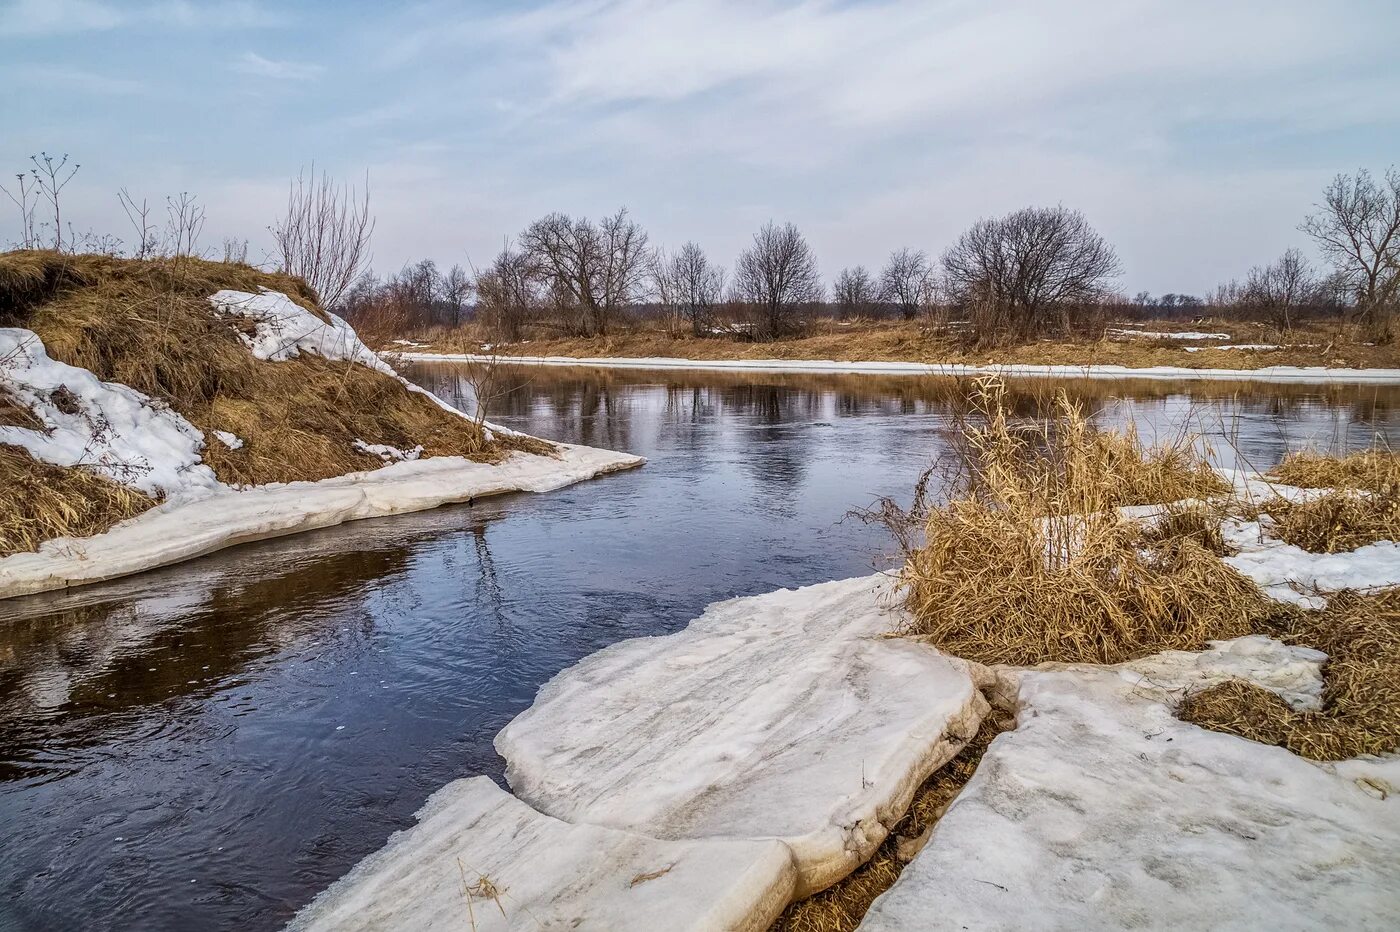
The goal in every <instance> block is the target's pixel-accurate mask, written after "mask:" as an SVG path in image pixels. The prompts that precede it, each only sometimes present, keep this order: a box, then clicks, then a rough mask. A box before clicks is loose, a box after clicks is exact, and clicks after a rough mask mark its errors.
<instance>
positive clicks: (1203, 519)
mask: <svg viewBox="0 0 1400 932" xmlns="http://www.w3.org/2000/svg"><path fill="white" fill-rule="evenodd" d="M1224 520H1225V513H1224V510H1223V509H1221V508H1216V507H1212V506H1210V505H1207V504H1204V503H1196V502H1193V503H1190V504H1185V505H1183V504H1173V505H1171V506H1169V507H1168V508H1167V509H1166V510H1165V511H1163V512H1162V514H1161V515H1159V516H1158V517H1157V519H1156V521H1155V522H1154V523H1152V524H1151V525H1149V526H1148V527H1146V528H1145V529H1144V531H1143V537H1144V539H1145V540H1146V541H1147V542H1148V543H1149V544H1155V545H1166V544H1167V543H1168V542H1169V541H1172V540H1190V541H1194V542H1195V543H1197V544H1198V545H1200V546H1201V547H1202V548H1204V549H1205V550H1208V551H1210V552H1211V553H1213V554H1215V555H1216V556H1218V557H1223V556H1226V555H1228V554H1229V553H1231V549H1230V548H1229V547H1228V546H1226V544H1225V537H1224V534H1223V533H1222V532H1221V529H1220V527H1221V524H1222V523H1223V522H1224Z"/></svg>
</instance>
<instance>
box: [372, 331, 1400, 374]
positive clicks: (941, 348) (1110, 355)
mask: <svg viewBox="0 0 1400 932" xmlns="http://www.w3.org/2000/svg"><path fill="white" fill-rule="evenodd" d="M1112 326H1113V328H1114V329H1117V328H1128V327H1140V328H1141V329H1142V330H1144V331H1147V332H1149V333H1157V332H1161V333H1166V332H1182V331H1191V330H1196V331H1201V330H1204V331H1209V332H1218V333H1226V334H1228V335H1229V336H1228V337H1227V338H1221V339H1213V340H1203V341H1185V340H1178V339H1171V338H1161V337H1151V336H1147V337H1138V336H1129V335H1123V334H1116V333H1111V334H1109V335H1108V336H1106V337H1104V338H1102V339H1086V340H1081V341H1067V340H1062V339H1043V340H1037V341H1034V342H1031V343H1025V344H1018V345H1009V346H1005V347H998V348H995V349H980V350H970V349H967V348H965V347H964V346H963V344H962V342H961V341H960V340H959V339H958V337H957V335H956V334H955V333H949V332H942V331H939V330H937V329H934V328H930V327H928V326H925V325H922V324H920V323H917V322H915V323H905V322H894V321H858V322H852V323H846V324H843V323H840V322H837V321H821V322H818V323H815V324H813V325H812V326H811V328H810V329H809V331H808V333H807V334H806V335H803V336H799V337H793V338H790V339H784V340H778V341H773V342H752V341H745V340H736V339H733V338H729V337H723V336H716V337H709V338H698V337H694V336H692V335H690V334H688V333H682V334H679V335H671V334H668V333H666V332H665V331H662V330H652V329H644V328H640V327H638V328H635V329H626V330H621V331H619V332H617V333H616V334H613V335H610V336H607V337H588V338H576V337H557V336H550V335H548V334H544V333H541V334H539V335H536V336H534V337H532V338H531V339H528V340H525V341H522V342H515V343H497V342H492V341H490V340H489V339H486V338H483V337H482V336H481V335H480V334H477V333H476V332H474V331H473V330H472V329H470V328H462V329H459V330H450V331H442V332H435V333H429V334H427V335H424V336H422V337H419V338H416V342H419V343H422V344H423V345H422V346H416V347H413V349H415V350H419V351H423V352H442V353H480V352H483V351H486V352H491V353H497V354H500V355H509V356H569V357H577V358H593V357H609V356H611V357H624V358H641V357H657V356H659V357H670V358H676V359H830V360H837V361H842V362H920V363H962V364H968V365H974V364H976V365H984V364H989V363H991V364H1009V365H1015V364H1026V365H1117V366H1128V367H1132V368H1145V367H1149V366H1181V367H1184V368H1190V369H1217V368H1218V369H1259V368H1263V367H1266V366H1327V367H1331V368H1363V369H1364V368H1391V367H1395V366H1400V354H1398V353H1397V351H1396V348H1395V347H1394V346H1369V345H1366V344H1365V342H1364V341H1361V340H1360V339H1358V338H1357V337H1356V336H1354V335H1353V334H1352V333H1351V332H1350V331H1349V330H1348V329H1347V328H1345V327H1342V326H1339V325H1337V324H1333V323H1311V324H1307V325H1304V326H1302V327H1299V328H1297V329H1295V330H1293V331H1290V332H1289V333H1287V334H1280V333H1277V332H1270V331H1265V330H1263V329H1261V328H1260V327H1258V326H1255V325H1247V324H1238V323H1230V324H1209V325H1198V326H1187V325H1183V324H1165V323H1163V324H1158V323H1149V324H1137V325H1129V324H1115V325H1112ZM1259 344H1270V345H1273V344H1277V346H1278V348H1275V349H1218V348H1216V347H1219V346H1229V345H1235V346H1240V345H1259ZM487 347H489V349H487ZM384 348H388V349H395V348H397V349H402V348H403V347H402V346H401V345H395V344H392V343H390V344H389V345H388V346H386V347H384Z"/></svg>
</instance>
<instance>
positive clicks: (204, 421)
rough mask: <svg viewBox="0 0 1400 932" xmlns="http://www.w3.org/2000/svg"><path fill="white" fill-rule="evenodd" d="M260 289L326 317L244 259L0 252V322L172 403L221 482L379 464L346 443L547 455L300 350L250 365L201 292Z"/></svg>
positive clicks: (289, 282)
mask: <svg viewBox="0 0 1400 932" xmlns="http://www.w3.org/2000/svg"><path fill="white" fill-rule="evenodd" d="M260 287H264V288H269V289H272V290H275V291H281V292H283V293H285V294H287V295H288V296H289V297H291V298H292V299H293V300H295V301H297V302H298V303H299V304H301V305H302V306H303V307H305V308H307V309H308V310H310V311H312V312H313V313H315V314H317V315H318V316H321V317H322V319H326V317H325V313H324V311H322V310H321V309H320V308H319V307H318V306H317V304H316V296H315V294H314V292H312V291H311V289H309V288H308V287H307V286H306V285H305V284H304V283H302V282H301V281H300V280H299V279H295V278H291V277H288V276H284V275H277V274H271V273H267V272H262V271H260V270H258V269H254V268H251V267H249V266H246V265H238V264H231V263H223V262H206V261H203V260H199V259H188V258H180V259H160V260H150V261H138V260H130V259H115V258H110V257H106V256H68V255H60V254H57V253H52V252H43V251H28V252H13V253H7V254H4V255H0V326H21V327H27V328H29V329H31V330H34V331H35V332H36V333H38V334H39V336H40V338H41V339H43V341H44V345H45V347H46V349H47V350H48V352H49V354H50V355H51V356H53V357H54V358H55V359H58V360H61V361H63V362H66V363H68V364H70V365H75V366H81V367H83V368H86V369H90V370H91V371H92V372H94V373H95V374H96V375H97V376H98V378H101V379H104V380H107V381H114V382H121V383H123V384H126V385H129V386H131V387H132V388H134V389H136V390H137V391H140V392H143V393H145V394H147V395H150V396H151V397H153V398H155V399H158V400H160V401H163V402H165V403H167V404H169V405H170V406H171V407H172V408H173V409H174V410H176V411H178V412H179V413H180V414H182V415H184V416H185V417H186V418H188V419H189V420H190V421H191V422H192V423H193V424H194V425H195V426H196V427H198V428H199V429H200V430H202V431H204V433H205V435H206V437H208V438H209V441H208V444H207V446H206V460H207V462H208V463H209V464H210V465H211V467H212V468H213V469H214V471H215V473H216V474H217V475H218V476H219V478H220V479H221V480H223V481H225V482H230V483H239V484H261V483H268V482H288V481H294V480H302V479H309V480H314V479H325V478H328V477H331V476H337V475H342V474H345V473H348V472H356V471H360V470H366V469H374V468H377V467H379V466H382V465H383V463H382V462H381V461H380V460H379V458H378V457H375V456H372V455H370V454H366V453H362V452H359V451H357V450H355V449H354V447H353V446H352V443H353V441H355V440H357V439H358V440H363V441H365V442H366V443H370V444H389V445H391V446H396V447H400V448H403V449H409V448H412V447H414V446H416V445H419V444H421V445H422V446H423V448H424V455H427V456H447V455H452V456H464V457H467V458H468V459H472V460H477V461H481V462H494V461H497V460H499V459H500V458H502V457H503V456H505V455H506V454H507V453H509V452H510V451H512V450H515V449H528V450H529V451H531V452H544V451H547V450H549V449H552V448H550V447H548V445H544V444H540V443H537V442H532V441H528V440H521V439H518V438H513V437H508V438H501V439H497V440H494V441H488V440H487V439H486V437H485V435H484V433H483V431H482V430H481V429H480V428H479V427H478V426H477V425H476V424H475V423H473V422H472V421H470V420H468V419H465V418H461V417H458V416H456V415H454V414H452V413H451V412H448V411H445V410H443V409H442V408H441V407H439V406H438V405H436V404H435V403H433V401H432V400H431V399H429V398H427V397H426V396H424V395H421V394H419V393H416V392H410V391H408V390H406V389H405V388H404V386H403V385H402V384H400V383H399V382H398V381H397V380H395V379H394V378H392V377H390V376H388V375H385V374H383V373H379V372H374V371H372V370H370V369H367V368H365V367H363V366H360V365H357V364H352V363H347V362H332V361H329V360H326V359H323V358H321V357H319V356H315V355H311V354H303V355H301V356H298V357H295V358H293V359H289V360H287V361H284V362H263V361H259V360H257V359H256V358H254V357H253V355H252V353H251V352H250V351H249V350H248V348H247V346H246V345H244V344H243V343H242V341H241V340H240V339H239V337H238V322H237V321H236V320H233V321H231V320H228V319H226V318H222V317H220V316H218V315H216V314H215V313H214V312H213V309H212V307H211V305H210V304H209V296H210V295H212V294H213V293H214V292H216V291H218V290H220V289H224V288H231V289H237V290H241V291H252V292H256V291H257V290H258V289H259V288H260ZM214 430H224V431H228V432H230V433H233V434H235V435H237V436H238V437H239V438H241V439H242V440H243V441H244V445H243V447H242V448H241V449H239V450H228V449H227V448H226V447H224V446H223V445H222V444H220V443H219V442H218V441H217V440H215V439H213V436H212V432H213V431H214Z"/></svg>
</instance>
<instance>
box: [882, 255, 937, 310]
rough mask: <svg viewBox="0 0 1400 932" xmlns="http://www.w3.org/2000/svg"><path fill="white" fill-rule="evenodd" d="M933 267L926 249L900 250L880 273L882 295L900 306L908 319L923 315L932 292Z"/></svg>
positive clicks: (896, 305)
mask: <svg viewBox="0 0 1400 932" xmlns="http://www.w3.org/2000/svg"><path fill="white" fill-rule="evenodd" d="M932 275H933V270H932V268H931V267H930V266H929V261H928V254H927V253H925V252H924V251H923V250H922V249H919V250H914V249H908V248H905V249H897V250H895V251H894V252H892V253H890V258H889V261H888V262H886V263H885V268H884V270H883V271H881V272H880V298H881V300H883V301H888V302H889V303H891V304H893V305H894V306H895V307H897V308H898V309H899V313H900V316H901V317H903V318H904V319H905V320H913V319H914V318H916V317H918V316H919V308H920V307H922V306H923V304H924V302H925V299H926V297H927V295H928V291H929V279H930V278H931V277H932Z"/></svg>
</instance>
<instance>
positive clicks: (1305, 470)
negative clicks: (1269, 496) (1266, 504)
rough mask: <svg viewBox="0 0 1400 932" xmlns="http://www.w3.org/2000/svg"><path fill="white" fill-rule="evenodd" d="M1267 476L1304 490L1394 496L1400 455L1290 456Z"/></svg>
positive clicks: (1399, 486) (1399, 476) (1387, 452)
mask: <svg viewBox="0 0 1400 932" xmlns="http://www.w3.org/2000/svg"><path fill="white" fill-rule="evenodd" d="M1270 474H1271V475H1272V476H1273V477H1274V478H1275V479H1277V480H1278V481H1280V482H1282V483H1285V484H1287V485H1296V486H1300V487H1302V488H1307V489H1360V490H1362V491H1365V492H1372V493H1376V494H1380V495H1396V494H1400V453H1394V452H1392V451H1390V450H1382V449H1370V450H1361V451H1358V452H1356V453H1351V454H1348V455H1346V456H1328V455H1326V454H1324V453H1318V452H1314V451H1303V452H1298V453H1290V454H1288V455H1287V456H1285V457H1284V458H1283V462H1281V463H1279V465H1278V466H1276V467H1274V469H1273V470H1272V471H1271V473H1270Z"/></svg>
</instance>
